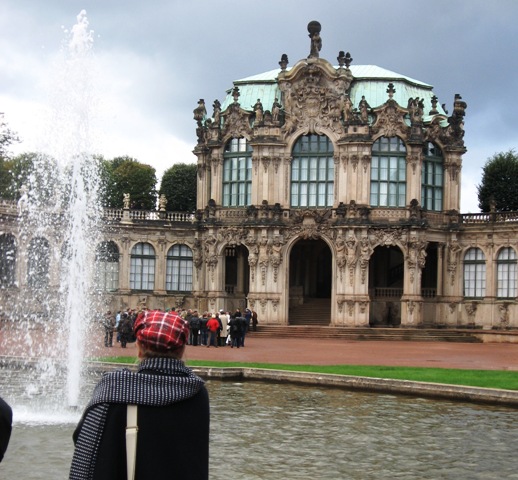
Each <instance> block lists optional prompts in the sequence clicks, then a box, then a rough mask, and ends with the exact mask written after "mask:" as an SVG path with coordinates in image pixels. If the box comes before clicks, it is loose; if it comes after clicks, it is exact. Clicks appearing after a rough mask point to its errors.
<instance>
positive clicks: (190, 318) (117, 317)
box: [101, 308, 258, 348]
mask: <svg viewBox="0 0 518 480" xmlns="http://www.w3.org/2000/svg"><path fill="white" fill-rule="evenodd" d="M146 311H147V309H146V308H144V309H143V310H140V311H137V310H135V309H131V308H128V309H126V310H123V311H118V312H117V313H116V314H113V313H112V311H111V310H108V311H107V312H106V313H105V314H104V315H103V317H102V322H101V323H102V326H103V329H104V346H105V347H113V338H114V334H115V333H116V341H117V343H120V345H121V347H122V348H126V346H127V344H128V343H132V342H134V341H135V337H134V334H133V326H134V325H135V322H136V321H137V319H138V317H139V316H140V315H143V314H144V313H145V312H146ZM168 311H169V312H174V313H175V314H177V315H179V316H180V317H182V318H183V319H184V320H186V322H187V324H188V325H189V338H188V342H187V344H188V345H192V346H198V345H202V346H206V347H207V348H209V347H211V346H213V347H216V348H217V347H223V346H226V345H230V347H231V348H234V347H236V348H240V347H244V346H245V337H246V334H247V332H248V331H249V330H250V329H251V330H253V331H256V330H257V324H258V318H257V312H255V311H253V310H250V309H249V308H247V309H245V311H244V313H242V312H241V310H240V309H237V310H235V311H234V312H228V311H225V310H223V309H220V310H219V312H216V313H211V312H204V313H203V314H201V315H200V314H199V312H198V310H192V309H188V310H182V311H179V312H176V310H175V309H174V308H171V309H170V310H168Z"/></svg>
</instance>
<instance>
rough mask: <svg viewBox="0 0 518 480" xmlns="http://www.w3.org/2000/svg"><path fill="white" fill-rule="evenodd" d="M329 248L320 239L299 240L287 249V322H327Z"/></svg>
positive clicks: (328, 321)
mask: <svg viewBox="0 0 518 480" xmlns="http://www.w3.org/2000/svg"><path fill="white" fill-rule="evenodd" d="M331 260H332V255H331V249H330V248H329V246H328V245H327V243H326V242H324V241H323V240H321V239H319V240H299V241H298V242H297V243H296V244H295V245H294V246H293V248H292V250H291V253H290V275H289V280H290V283H289V285H290V309H289V317H288V320H289V323H290V324H291V325H304V324H306V325H307V324H311V325H312V324H316V325H329V323H330V321H331V288H332V264H331Z"/></svg>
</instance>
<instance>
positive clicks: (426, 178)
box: [421, 142, 444, 212]
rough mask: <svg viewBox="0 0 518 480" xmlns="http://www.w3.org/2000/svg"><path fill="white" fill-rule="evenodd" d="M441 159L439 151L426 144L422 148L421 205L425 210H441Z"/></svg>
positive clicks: (432, 145) (433, 146)
mask: <svg viewBox="0 0 518 480" xmlns="http://www.w3.org/2000/svg"><path fill="white" fill-rule="evenodd" d="M443 169H444V167H443V157H442V152H441V149H440V148H438V147H436V146H435V145H434V144H433V143H430V142H428V143H427V144H426V145H425V146H424V148H423V168H422V175H421V205H422V206H423V208H425V209H427V210H434V211H437V212H439V211H441V210H442V192H443V178H444V175H443Z"/></svg>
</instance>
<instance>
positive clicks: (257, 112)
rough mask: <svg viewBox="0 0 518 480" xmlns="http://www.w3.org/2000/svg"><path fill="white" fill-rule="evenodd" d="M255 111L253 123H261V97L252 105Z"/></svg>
mask: <svg viewBox="0 0 518 480" xmlns="http://www.w3.org/2000/svg"><path fill="white" fill-rule="evenodd" d="M254 112H255V123H256V124H260V123H263V112H264V111H263V104H262V103H261V99H259V98H258V99H257V102H256V103H255V105H254Z"/></svg>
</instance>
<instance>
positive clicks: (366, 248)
mask: <svg viewBox="0 0 518 480" xmlns="http://www.w3.org/2000/svg"><path fill="white" fill-rule="evenodd" d="M373 252H374V249H373V248H372V246H371V242H370V240H369V237H367V236H364V237H362V238H361V239H360V271H361V281H362V285H363V284H365V278H366V276H367V270H368V268H369V260H370V258H371V255H372V253H373Z"/></svg>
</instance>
